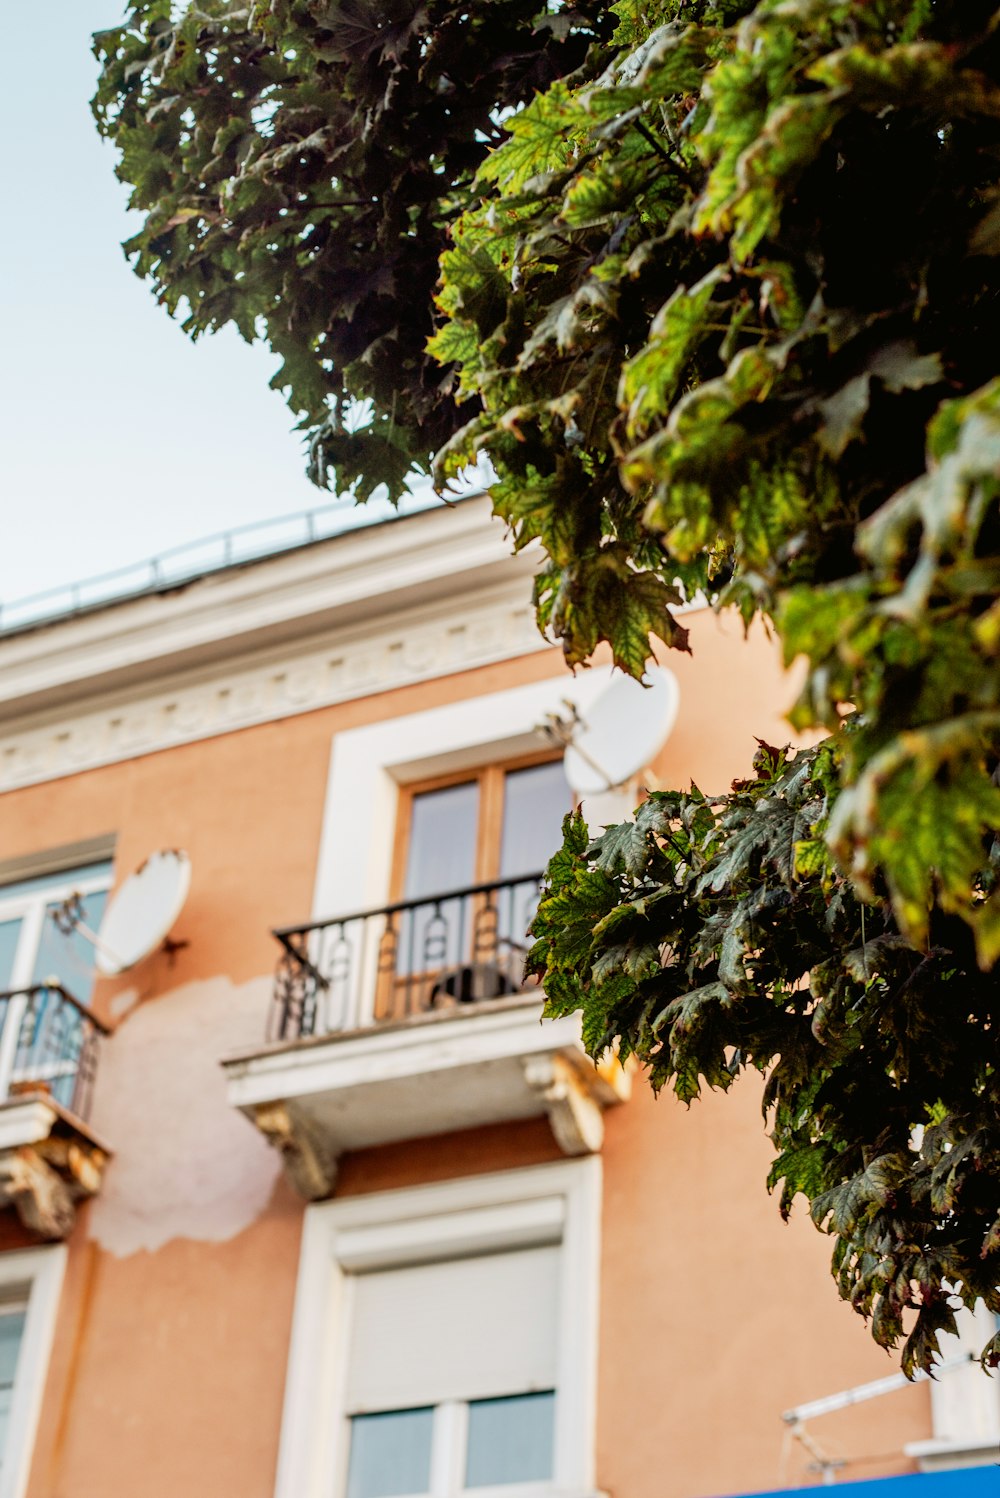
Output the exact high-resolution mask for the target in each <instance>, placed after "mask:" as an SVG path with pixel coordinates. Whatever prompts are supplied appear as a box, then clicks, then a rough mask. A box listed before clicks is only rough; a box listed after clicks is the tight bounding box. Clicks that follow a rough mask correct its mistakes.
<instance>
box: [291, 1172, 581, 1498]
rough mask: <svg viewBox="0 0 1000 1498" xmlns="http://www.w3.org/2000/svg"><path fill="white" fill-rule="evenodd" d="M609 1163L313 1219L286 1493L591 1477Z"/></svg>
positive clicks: (475, 1496) (449, 1489) (425, 1490)
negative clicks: (600, 1254) (604, 1177)
mask: <svg viewBox="0 0 1000 1498" xmlns="http://www.w3.org/2000/svg"><path fill="white" fill-rule="evenodd" d="M599 1209H600V1162H599V1161H598V1160H597V1159H596V1158H592V1159H588V1160H584V1161H571V1162H570V1161H567V1162H565V1163H562V1164H558V1165H552V1166H540V1167H534V1168H532V1169H528V1170H517V1171H505V1172H498V1173H497V1174H496V1175H491V1176H478V1177H474V1178H472V1179H471V1180H462V1181H452V1182H447V1183H445V1184H438V1185H433V1186H424V1187H415V1188H412V1189H408V1190H404V1191H397V1192H384V1193H376V1194H373V1195H371V1196H365V1197H360V1198H355V1199H347V1200H343V1201H333V1202H325V1203H322V1204H319V1205H317V1206H313V1207H310V1208H309V1209H308V1211H307V1214H306V1227H305V1233H304V1238H303V1250H302V1263H301V1266H300V1274H299V1285H298V1292H297V1298H296V1307H295V1319H294V1324H293V1331H292V1346H291V1353H290V1358H289V1372H288V1382H287V1386H286V1396H285V1423H284V1428H283V1432H282V1447H281V1455H280V1458H279V1474H278V1485H277V1490H276V1491H277V1498H418V1495H421V1498H487V1495H499V1494H500V1492H501V1491H502V1492H503V1494H504V1498H550V1495H551V1498H554V1495H556V1494H557V1493H561V1492H565V1491H567V1490H570V1489H572V1490H573V1491H574V1493H577V1494H581V1495H582V1494H583V1493H585V1492H586V1491H588V1490H592V1487H593V1472H592V1446H593V1384H594V1377H595V1369H596V1312H597V1306H596V1297H597V1264H598V1258H597V1249H598V1244H597V1239H598V1230H599Z"/></svg>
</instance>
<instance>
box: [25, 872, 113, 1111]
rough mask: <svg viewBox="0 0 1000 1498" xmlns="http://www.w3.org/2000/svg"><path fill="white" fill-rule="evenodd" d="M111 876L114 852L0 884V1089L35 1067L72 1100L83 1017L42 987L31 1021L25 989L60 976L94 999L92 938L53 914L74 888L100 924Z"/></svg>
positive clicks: (92, 922)
mask: <svg viewBox="0 0 1000 1498" xmlns="http://www.w3.org/2000/svg"><path fill="white" fill-rule="evenodd" d="M112 877H113V870H112V864H111V862H110V860H102V861H101V862H99V863H90V864H85V865H82V866H81V867H79V868H73V869H63V870H62V871H60V872H58V873H52V874H41V875H38V876H36V877H34V878H30V879H21V880H19V881H17V882H16V883H12V884H5V885H0V995H4V994H5V995H9V996H10V997H6V998H0V1026H2V1028H0V1097H6V1096H7V1094H8V1091H9V1090H10V1087H11V1084H17V1083H18V1082H19V1081H23V1080H24V1079H25V1077H26V1075H27V1074H29V1073H30V1077H31V1079H32V1080H33V1081H36V1082H43V1083H44V1084H45V1085H46V1086H47V1087H48V1088H49V1091H50V1092H51V1093H52V1095H53V1097H55V1098H56V1100H57V1101H58V1102H61V1103H63V1104H64V1105H65V1106H67V1107H69V1106H71V1105H72V1103H73V1099H74V1096H75V1092H76V1080H77V1068H78V1062H79V1057H80V1053H81V1048H82V1046H83V1043H84V1035H83V1017H82V1016H81V1015H80V1013H79V1011H78V1010H77V1009H75V1008H73V1007H72V1006H70V1005H67V1004H65V1003H64V1002H62V1003H60V1002H59V1000H58V998H57V996H56V995H55V994H53V993H41V994H37V995H35V996H34V998H33V999H32V1001H31V1005H30V1016H29V1017H28V1019H27V1021H26V1016H28V1014H29V1001H28V999H27V997H26V995H25V992H24V991H25V990H27V989H30V988H33V987H36V986H38V985H44V984H47V983H58V984H60V985H61V986H62V987H63V988H65V989H66V990H67V992H68V993H70V994H71V995H72V996H73V998H74V999H76V1000H77V1001H78V1002H79V1003H80V1004H83V1005H86V1004H88V1003H89V1001H90V997H91V994H92V992H93V987H94V948H93V945H92V943H91V942H89V941H88V940H87V938H86V937H85V936H83V935H82V934H81V932H80V931H79V930H77V929H76V927H75V926H72V927H70V928H69V930H65V929H63V927H62V926H60V925H57V924H56V921H55V920H54V919H53V914H54V912H56V911H57V910H58V909H59V907H60V906H61V905H62V904H63V903H64V902H65V901H66V900H68V899H69V898H70V897H71V896H74V895H75V896H76V897H77V898H78V900H79V909H78V913H79V919H80V921H81V922H82V923H83V924H84V925H85V926H86V927H87V928H88V929H89V930H90V931H96V930H97V928H98V927H99V926H100V923H101V918H102V916H103V914H104V908H105V905H106V904H107V899H108V892H109V890H110V888H111V883H112ZM29 1032H30V1033H29ZM26 1067H27V1073H26V1071H25V1068H26Z"/></svg>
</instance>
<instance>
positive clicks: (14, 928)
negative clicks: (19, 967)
mask: <svg viewBox="0 0 1000 1498" xmlns="http://www.w3.org/2000/svg"><path fill="white" fill-rule="evenodd" d="M20 935H21V922H20V921H2V922H0V990H2V989H5V988H9V987H10V983H11V976H12V974H13V972H14V958H15V956H16V955H17V943H18V938H19V937H20Z"/></svg>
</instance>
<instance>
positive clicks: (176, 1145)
mask: <svg viewBox="0 0 1000 1498" xmlns="http://www.w3.org/2000/svg"><path fill="white" fill-rule="evenodd" d="M270 995H271V980H270V978H255V979H253V980H252V981H251V982H249V983H245V984H243V985H241V986H240V987H234V986H233V984H232V983H231V982H230V980H229V979H228V978H224V977H220V978H210V979H208V980H206V981H205V982H200V983H188V984H185V985H184V986H183V987H181V988H177V989H174V990H173V991H172V992H168V993H165V994H161V995H159V996H158V997H157V998H155V999H153V1000H151V1001H150V1002H148V1003H146V1004H142V1005H141V1006H140V1007H139V1008H137V1009H136V1010H134V1011H133V1012H132V1013H131V1014H130V1016H129V1018H128V1020H127V1021H126V1022H125V1024H123V1025H122V1026H121V1028H120V1029H119V1030H118V1031H117V1032H116V1033H115V1034H114V1035H112V1036H110V1037H109V1038H108V1039H107V1040H106V1041H105V1042H104V1045H103V1047H102V1052H101V1058H100V1064H99V1066H98V1072H97V1086H96V1089H95V1098H94V1111H93V1118H92V1122H93V1126H94V1129H95V1130H96V1132H97V1133H98V1134H99V1135H100V1137H101V1138H103V1139H106V1140H107V1141H108V1143H109V1145H110V1146H111V1148H112V1149H113V1150H114V1152H115V1153H114V1159H113V1160H112V1161H111V1164H110V1165H109V1167H108V1171H107V1175H106V1176H105V1179H104V1185H103V1187H102V1190H101V1193H100V1195H99V1196H98V1197H97V1198H96V1199H95V1201H94V1203H93V1205H92V1207H91V1212H90V1232H91V1235H92V1236H93V1237H94V1238H95V1239H96V1240H97V1242H98V1243H99V1244H100V1245H101V1247H102V1248H105V1249H107V1250H108V1251H109V1252H111V1253H113V1254H115V1255H117V1256H118V1257H119V1258H124V1257H126V1256H127V1255H129V1254H134V1253H138V1252H139V1251H140V1250H142V1249H146V1250H148V1251H150V1252H153V1251H155V1250H156V1249H158V1248H162V1246H163V1245H164V1244H165V1243H169V1242H170V1241H171V1239H174V1238H188V1239H194V1240H196V1241H197V1242H201V1243H221V1242H224V1241H225V1240H226V1239H229V1238H233V1237H235V1236H236V1234H237V1233H240V1232H242V1231H243V1230H244V1229H245V1228H248V1227H249V1226H250V1224H251V1223H252V1222H254V1221H255V1220H256V1219H257V1218H258V1217H259V1216H260V1214H261V1213H262V1212H263V1211H264V1209H265V1208H266V1206H267V1204H268V1201H269V1200H270V1198H271V1194H272V1192H273V1190H274V1186H275V1182H276V1181H277V1178H278V1175H279V1174H280V1171H281V1162H280V1159H279V1157H278V1155H277V1154H276V1153H275V1151H274V1150H272V1149H271V1148H270V1146H269V1145H268V1144H266V1143H265V1141H264V1140H263V1139H262V1138H261V1136H260V1134H258V1133H257V1131H256V1130H255V1129H254V1128H252V1126H251V1125H250V1124H249V1123H248V1122H247V1120H246V1119H245V1118H244V1117H243V1116H242V1114H239V1113H237V1112H236V1111H235V1109H233V1108H231V1107H230V1106H229V1104H228V1103H227V1101H226V1084H225V1077H224V1075H223V1072H222V1068H221V1067H220V1066H219V1058H220V1056H224V1055H225V1054H226V1053H227V1052H230V1051H233V1050H236V1049H239V1048H241V1047H246V1046H249V1045H256V1044H259V1043H260V1041H261V1040H262V1038H263V1034H264V1025H265V1021H266V1018H267V1009H268V1005H269V1003H270V1002H271V997H270Z"/></svg>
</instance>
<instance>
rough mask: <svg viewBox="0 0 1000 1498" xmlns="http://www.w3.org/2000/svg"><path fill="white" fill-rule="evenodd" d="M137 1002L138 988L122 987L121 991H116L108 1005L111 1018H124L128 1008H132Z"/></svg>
mask: <svg viewBox="0 0 1000 1498" xmlns="http://www.w3.org/2000/svg"><path fill="white" fill-rule="evenodd" d="M138 1002H139V990H138V989H137V988H123V989H122V991H121V993H116V994H115V996H114V998H113V999H112V1000H111V1003H110V1004H109V1005H108V1008H109V1010H110V1011H111V1018H112V1019H115V1020H121V1019H124V1018H125V1016H126V1014H128V1013H129V1011H130V1010H132V1009H134V1008H135V1006H136V1004H138Z"/></svg>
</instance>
